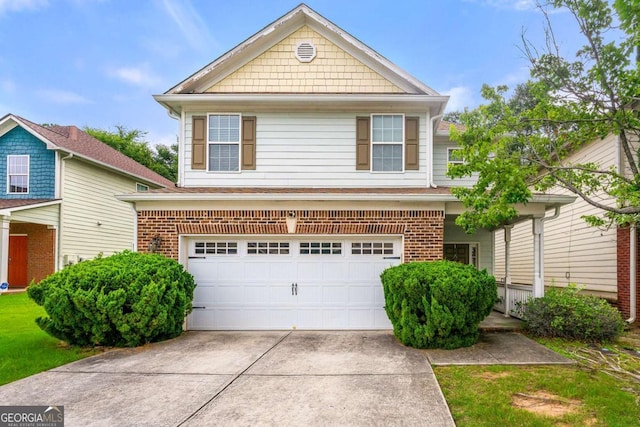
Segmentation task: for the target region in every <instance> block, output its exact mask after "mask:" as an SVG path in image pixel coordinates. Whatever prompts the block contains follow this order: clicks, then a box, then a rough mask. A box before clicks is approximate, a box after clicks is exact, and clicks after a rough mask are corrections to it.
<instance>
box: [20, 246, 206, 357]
mask: <svg viewBox="0 0 640 427" xmlns="http://www.w3.org/2000/svg"><path fill="white" fill-rule="evenodd" d="M194 288H195V284H194V281H193V277H192V276H191V274H189V273H188V272H186V271H185V270H184V268H183V267H182V265H181V264H180V263H178V262H177V261H175V260H172V259H169V258H165V257H164V256H162V255H159V254H141V253H136V252H129V251H124V252H121V253H118V254H115V255H112V256H110V257H107V258H96V259H93V260H90V261H83V262H81V263H78V264H75V265H71V266H68V267H66V268H64V269H63V270H60V271H58V272H56V273H54V274H52V275H51V276H49V277H47V278H45V279H44V280H42V281H41V282H40V283H39V284H37V285H34V284H32V285H31V286H29V288H28V290H27V291H28V294H29V296H30V297H31V298H32V299H33V300H34V301H35V302H36V303H37V304H39V305H41V306H43V307H44V309H45V310H46V312H47V315H48V317H40V318H38V319H36V323H37V324H38V326H40V328H42V329H43V330H44V331H45V332H47V333H48V334H50V335H52V336H54V337H56V338H58V339H61V340H63V341H66V342H68V343H69V344H74V345H81V346H87V345H107V346H117V347H134V346H138V345H142V344H145V343H148V342H153V341H161V340H165V339H168V338H173V337H176V336H178V335H180V334H181V333H182V324H183V321H184V318H185V316H186V315H187V314H188V313H189V312H190V311H191V302H192V300H193V290H194Z"/></svg>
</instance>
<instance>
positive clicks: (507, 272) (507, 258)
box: [504, 225, 513, 317]
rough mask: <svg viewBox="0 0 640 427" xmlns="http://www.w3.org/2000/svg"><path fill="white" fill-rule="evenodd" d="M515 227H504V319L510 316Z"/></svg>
mask: <svg viewBox="0 0 640 427" xmlns="http://www.w3.org/2000/svg"><path fill="white" fill-rule="evenodd" d="M512 228H513V225H505V226H504V317H510V316H509V310H510V309H511V307H509V302H510V298H509V285H511V229H512Z"/></svg>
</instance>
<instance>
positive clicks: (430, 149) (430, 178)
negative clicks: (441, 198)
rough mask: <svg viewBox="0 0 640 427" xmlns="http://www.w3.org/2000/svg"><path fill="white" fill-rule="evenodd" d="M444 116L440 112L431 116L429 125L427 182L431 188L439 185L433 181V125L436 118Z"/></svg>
mask: <svg viewBox="0 0 640 427" xmlns="http://www.w3.org/2000/svg"><path fill="white" fill-rule="evenodd" d="M442 116H444V114H438V115H437V116H433V117H431V126H429V137H428V138H427V145H428V146H427V153H429V160H428V162H427V168H429V170H428V171H427V184H428V187H431V188H438V186H437V185H436V184H434V182H433V147H434V144H433V138H434V137H435V132H434V130H433V126H434V125H435V123H436V120H438V119H439V118H441V117H442Z"/></svg>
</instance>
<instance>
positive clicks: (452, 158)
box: [447, 147, 464, 165]
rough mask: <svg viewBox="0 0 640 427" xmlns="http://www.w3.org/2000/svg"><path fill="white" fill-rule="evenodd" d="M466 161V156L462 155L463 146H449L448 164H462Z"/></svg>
mask: <svg viewBox="0 0 640 427" xmlns="http://www.w3.org/2000/svg"><path fill="white" fill-rule="evenodd" d="M462 163H464V158H463V157H462V149H461V148H453V147H449V148H447V164H449V165H460V164H462Z"/></svg>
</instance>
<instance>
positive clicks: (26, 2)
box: [0, 0, 49, 15]
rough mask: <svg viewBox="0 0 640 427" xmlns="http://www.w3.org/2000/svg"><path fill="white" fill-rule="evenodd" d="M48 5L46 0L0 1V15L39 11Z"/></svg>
mask: <svg viewBox="0 0 640 427" xmlns="http://www.w3.org/2000/svg"><path fill="white" fill-rule="evenodd" d="M48 5H49V1H48V0H0V15H2V14H4V13H8V12H21V11H23V10H30V11H33V10H39V9H43V8H45V7H47V6H48Z"/></svg>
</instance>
